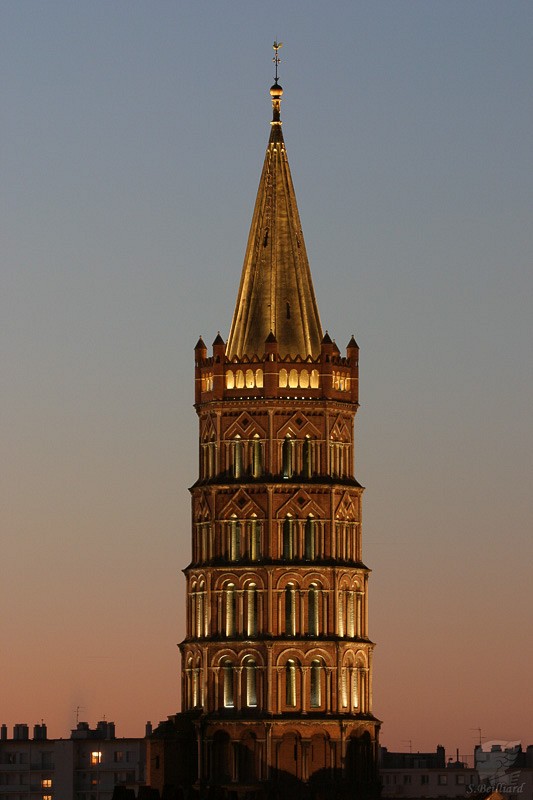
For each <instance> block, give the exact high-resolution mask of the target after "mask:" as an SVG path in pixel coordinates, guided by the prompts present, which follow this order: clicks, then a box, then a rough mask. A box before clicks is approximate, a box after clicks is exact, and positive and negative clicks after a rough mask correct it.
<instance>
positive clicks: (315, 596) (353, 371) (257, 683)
mask: <svg viewBox="0 0 533 800" xmlns="http://www.w3.org/2000/svg"><path fill="white" fill-rule="evenodd" d="M275 50H276V58H275V61H276V74H277V63H278V58H277V55H278V45H275ZM270 95H271V98H272V106H273V119H272V122H271V132H270V138H269V142H268V147H267V151H266V156H265V161H264V165H263V171H262V174H261V179H260V182H259V190H258V193H257V200H256V204H255V209H254V214H253V218H252V224H251V228H250V235H249V238H248V245H247V248H246V255H245V259H244V266H243V271H242V277H241V283H240V288H239V293H238V297H237V304H236V308H235V313H234V315H233V322H232V325H231V331H230V334H229V338H228V341H227V343H224V341H223V339H222V338H221V336H220V335H218V336H217V337H216V339H215V341H214V343H213V351H212V355H208V353H207V348H206V346H205V344H204V342H203V341H202V339H200V340H199V342H198V343H197V345H196V348H195V380H196V388H195V407H196V411H197V414H198V417H199V424H200V440H199V464H200V466H199V471H200V474H199V478H198V480H197V481H196V483H195V484H194V486H193V488H192V490H191V492H192V561H191V564H190V565H189V566H188V567H187V569H186V570H185V575H186V580H187V635H186V638H185V640H184V641H183V643H182V644H181V645H180V648H181V654H182V676H183V686H182V697H183V712H182V715H181V716H182V717H183V716H185V717H188V718H190V719H191V720H192V721H193V722H194V730H195V736H196V738H197V750H196V752H197V756H198V764H197V774H198V781H197V786H198V787H199V788H201V790H202V792H203V793H204V795H205V796H207V793H208V791H211V792H215V793H216V794H215V795H214V796H222V797H236V798H241V797H242V798H244V797H246V798H248V797H250V798H251V797H253V798H255V797H258V798H259V797H265V798H267V797H268V798H271V797H276V796H278V795H279V796H280V797H281V796H287V794H286V791H287V786H288V785H290V786H291V789H290V791H291V794H292V795H293V796H294V797H297V796H299V794H302V796H304V795H305V796H306V797H308V796H315V797H322V796H325V795H326V794H328V792H330V791H331V789H332V788H334V787H335V788H336V790H337V791H338V794H339V796H343V794H344V793H346V796H350V797H371V796H374V795H375V793H376V786H377V780H376V752H377V735H378V730H379V722H378V721H377V720H376V718H375V717H374V716H373V714H372V650H373V644H372V642H371V641H370V639H369V637H368V602H367V598H368V591H367V586H368V573H369V570H368V568H367V567H366V566H365V564H364V562H363V557H362V533H361V496H362V492H363V490H362V487H361V485H360V484H359V483H358V482H357V480H356V479H355V477H354V418H355V414H356V411H357V408H358V357H359V349H358V346H357V344H356V342H355V340H354V339H353V338H352V339H350V341H349V343H348V346H347V349H346V355H345V356H342V355H341V354H340V351H339V349H338V348H337V346H336V345H335V343H334V342H333V341H332V340H331V339H330V337H329V336H328V334H327V332H326V333H325V334H323V333H322V328H321V325H320V319H319V315H318V308H317V304H316V300H315V295H314V290H313V285H312V281H311V273H310V270H309V264H308V260H307V254H306V250H305V244H304V239H303V235H302V229H301V225H300V219H299V215H298V208H297V205H296V196H295V193H294V188H293V184H292V179H291V174H290V170H289V164H288V161H287V153H286V150H285V144H284V140H283V135H282V130H281V119H280V103H281V97H282V88H281V86H279V84H278V82H277V77H276V82H275V84H274V86H272V88H271V89H270ZM283 787H284V788H283ZM209 796H211V795H209Z"/></svg>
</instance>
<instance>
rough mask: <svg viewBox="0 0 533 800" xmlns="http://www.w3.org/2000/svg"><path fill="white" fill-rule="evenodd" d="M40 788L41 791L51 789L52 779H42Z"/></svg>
mask: <svg viewBox="0 0 533 800" xmlns="http://www.w3.org/2000/svg"><path fill="white" fill-rule="evenodd" d="M41 787H42V788H43V789H51V788H52V778H43V779H42V781H41Z"/></svg>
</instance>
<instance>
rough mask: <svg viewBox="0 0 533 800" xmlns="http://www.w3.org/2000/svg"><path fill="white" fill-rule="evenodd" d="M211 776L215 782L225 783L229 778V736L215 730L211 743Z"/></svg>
mask: <svg viewBox="0 0 533 800" xmlns="http://www.w3.org/2000/svg"><path fill="white" fill-rule="evenodd" d="M211 759H212V760H211V777H212V779H213V781H214V782H215V783H227V782H228V781H230V780H231V773H230V763H231V750H230V738H229V735H228V734H227V733H224V732H223V731H217V732H216V733H215V735H214V736H213V741H212V744H211Z"/></svg>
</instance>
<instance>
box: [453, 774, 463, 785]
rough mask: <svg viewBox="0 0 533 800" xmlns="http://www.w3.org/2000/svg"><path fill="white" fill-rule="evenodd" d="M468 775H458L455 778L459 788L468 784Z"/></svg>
mask: <svg viewBox="0 0 533 800" xmlns="http://www.w3.org/2000/svg"><path fill="white" fill-rule="evenodd" d="M465 779H466V775H456V776H455V783H456V784H457V786H464V785H465V783H466V780H465Z"/></svg>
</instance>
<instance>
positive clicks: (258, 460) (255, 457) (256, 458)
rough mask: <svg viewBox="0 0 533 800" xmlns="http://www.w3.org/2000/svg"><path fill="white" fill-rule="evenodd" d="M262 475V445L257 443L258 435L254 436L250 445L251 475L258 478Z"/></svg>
mask: <svg viewBox="0 0 533 800" xmlns="http://www.w3.org/2000/svg"><path fill="white" fill-rule="evenodd" d="M262 474H263V445H262V444H261V442H260V441H259V434H257V433H256V434H255V436H254V440H253V445H252V475H253V477H254V478H259V477H260V476H261V475H262Z"/></svg>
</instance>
